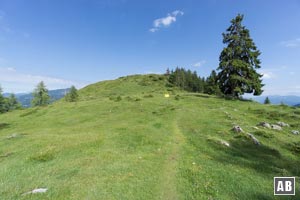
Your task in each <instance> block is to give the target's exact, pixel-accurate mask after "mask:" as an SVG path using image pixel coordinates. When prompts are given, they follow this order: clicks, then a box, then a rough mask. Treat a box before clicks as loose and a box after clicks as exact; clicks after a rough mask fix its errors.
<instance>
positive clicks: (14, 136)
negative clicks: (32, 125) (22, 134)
mask: <svg viewBox="0 0 300 200" xmlns="http://www.w3.org/2000/svg"><path fill="white" fill-rule="evenodd" d="M18 136H19V135H18V134H16V133H14V134H12V135H9V136H7V137H6V139H13V138H16V137H18Z"/></svg>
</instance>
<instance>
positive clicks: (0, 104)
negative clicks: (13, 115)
mask: <svg viewBox="0 0 300 200" xmlns="http://www.w3.org/2000/svg"><path fill="white" fill-rule="evenodd" d="M4 112H6V100H5V98H4V97H3V94H2V88H1V86H0V113H4Z"/></svg>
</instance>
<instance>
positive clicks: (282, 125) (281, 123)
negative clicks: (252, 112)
mask: <svg viewBox="0 0 300 200" xmlns="http://www.w3.org/2000/svg"><path fill="white" fill-rule="evenodd" d="M276 124H277V125H278V126H281V127H285V126H286V127H289V126H290V125H289V124H287V123H284V122H277V123H276Z"/></svg>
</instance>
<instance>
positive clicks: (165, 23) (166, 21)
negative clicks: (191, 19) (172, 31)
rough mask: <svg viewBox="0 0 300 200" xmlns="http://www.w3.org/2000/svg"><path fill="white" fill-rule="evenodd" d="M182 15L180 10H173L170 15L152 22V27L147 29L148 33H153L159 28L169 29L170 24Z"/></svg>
mask: <svg viewBox="0 0 300 200" xmlns="http://www.w3.org/2000/svg"><path fill="white" fill-rule="evenodd" d="M183 14H184V13H183V12H182V11H180V10H175V11H173V12H172V13H168V14H167V16H166V17H163V18H158V19H156V20H154V21H153V27H152V28H150V29H149V31H150V32H152V33H154V32H156V31H158V30H159V29H160V28H166V27H169V26H170V25H171V24H172V23H174V22H176V17H177V16H182V15H183Z"/></svg>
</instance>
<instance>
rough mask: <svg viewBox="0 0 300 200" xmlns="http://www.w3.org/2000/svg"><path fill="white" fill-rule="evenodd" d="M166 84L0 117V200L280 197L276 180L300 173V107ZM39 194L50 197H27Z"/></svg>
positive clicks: (123, 84) (123, 81) (139, 79)
mask: <svg viewBox="0 0 300 200" xmlns="http://www.w3.org/2000/svg"><path fill="white" fill-rule="evenodd" d="M165 85H166V77H164V76H160V75H143V76H141V75H135V76H128V77H122V78H119V79H117V80H113V81H104V82H99V83H95V84H93V85H89V86H87V87H85V88H83V89H81V90H80V91H79V95H80V99H79V101H78V102H75V103H68V102H65V101H64V100H59V101H57V102H55V103H53V104H51V105H50V106H47V107H41V108H28V109H24V110H20V111H14V112H10V113H6V114H2V115H0V199H130V200H132V199H172V200H174V199H187V200H190V199H229V200H231V199H243V200H246V199H282V198H281V197H278V196H276V197H275V196H273V177H274V176H297V177H298V176H299V175H300V174H299V173H300V165H299V164H300V158H299V152H300V150H299V149H300V135H293V134H291V130H299V129H300V122H299V121H300V108H290V107H287V106H274V105H261V104H259V103H256V102H250V101H232V100H225V99H221V98H217V97H215V96H208V95H204V94H195V93H186V92H184V91H180V90H178V89H176V88H170V87H166V86H165ZM166 93H168V94H170V97H169V98H166V97H165V94H166ZM262 121H266V122H269V123H272V124H275V123H276V122H278V121H283V122H286V123H288V124H289V125H290V127H283V130H282V131H278V130H273V129H267V128H263V127H260V126H257V124H258V123H260V122H262ZM234 125H239V126H241V127H242V129H244V131H245V133H235V132H233V131H232V130H231V129H232V127H233V126H234ZM246 133H252V134H253V135H254V136H255V137H256V138H257V139H258V140H259V141H260V143H261V145H255V144H254V143H253V142H252V141H251V139H249V138H248V137H247V135H246ZM225 142H228V143H229V145H230V146H229V147H228V146H226V145H224V144H225ZM222 143H223V144H222ZM297 181H298V180H297ZM296 186H297V188H299V187H298V186H299V181H298V182H297V185H296ZM35 188H47V189H48V191H47V192H46V193H42V194H29V195H22V194H24V193H26V192H28V191H31V190H33V189H35ZM289 198H290V197H289ZM297 198H298V199H299V198H300V193H299V190H298V189H296V196H294V199H297ZM286 199H288V198H286ZM290 199H291V198H290ZM292 199H293V198H292Z"/></svg>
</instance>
